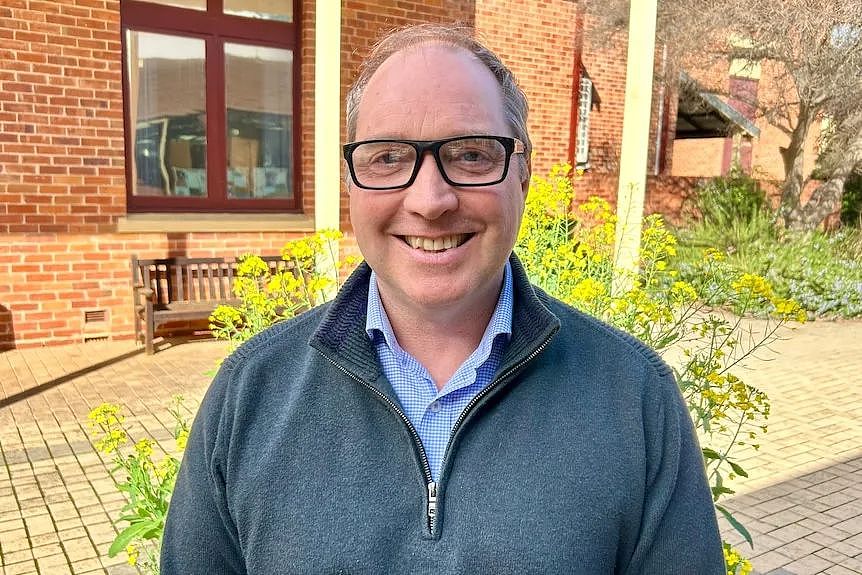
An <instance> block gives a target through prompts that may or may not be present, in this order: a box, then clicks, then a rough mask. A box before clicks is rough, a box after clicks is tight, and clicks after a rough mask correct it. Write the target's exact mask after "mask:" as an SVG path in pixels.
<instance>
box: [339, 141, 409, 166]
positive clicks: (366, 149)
mask: <svg viewBox="0 0 862 575" xmlns="http://www.w3.org/2000/svg"><path fill="white" fill-rule="evenodd" d="M415 155H416V154H415V152H414V150H413V148H412V147H411V146H404V145H399V144H398V143H396V142H374V143H368V144H363V145H362V146H360V147H358V148H357V149H356V150H355V151H354V153H353V163H354V165H355V166H356V167H358V168H361V169H364V170H374V171H392V170H397V169H402V168H404V167H405V166H409V167H410V168H412V166H413V162H414V157H415Z"/></svg>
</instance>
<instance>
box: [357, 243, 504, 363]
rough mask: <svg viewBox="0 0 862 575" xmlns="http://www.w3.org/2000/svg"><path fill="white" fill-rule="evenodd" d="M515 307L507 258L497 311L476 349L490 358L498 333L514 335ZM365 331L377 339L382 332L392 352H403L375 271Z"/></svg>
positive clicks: (369, 294)
mask: <svg viewBox="0 0 862 575" xmlns="http://www.w3.org/2000/svg"><path fill="white" fill-rule="evenodd" d="M513 306H514V289H513V286H512V266H511V264H510V263H509V261H508V260H507V261H506V267H505V268H504V272H503V289H502V290H500V297H499V298H498V299H497V306H496V307H495V308H494V313H493V314H492V315H491V320H490V321H489V322H488V326H487V327H486V328H485V333H484V335H483V336H482V340H481V341H480V342H479V347H478V348H477V351H479V353H480V355H481V356H484V357H486V358H487V355H488V354H489V353H490V349H491V345H492V344H493V343H494V339H495V338H496V337H497V336H498V335H501V334H503V335H505V336H506V338H507V339H508V338H511V336H512V308H513ZM365 331H366V333H367V334H368V337H369V338H371V339H372V340H373V339H374V332H375V331H377V332H379V333H381V334H382V335H383V338H384V339H385V340H386V345H387V346H389V348H390V349H391V350H392V351H393V352H395V353H402V349H401V346H399V345H398V340H397V339H396V338H395V332H394V331H392V325H391V324H390V323H389V317H388V316H387V315H386V310H385V309H383V302H382V301H381V300H380V291H379V290H378V289H377V274H375V273H374V271H373V270H372V272H371V278H370V280H369V282H368V311H367V314H366V320H365Z"/></svg>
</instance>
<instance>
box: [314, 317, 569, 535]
mask: <svg viewBox="0 0 862 575" xmlns="http://www.w3.org/2000/svg"><path fill="white" fill-rule="evenodd" d="M555 333H557V330H556V329H555V330H554V331H552V332H551V333H550V334H548V337H546V338H545V340H544V341H543V342H542V343H541V345H539V347H537V348H536V349H534V350H533V351H532V352H531V353H530V355H528V356H527V357H525V358H524V359H522V360H521V361H519V362H518V363H516V364H515V365H513V366H512V367H511V368H509V369H508V370H506V372H505V373H503V374H502V375H500V377H498V378H496V379H494V381H492V382H491V383H490V384H488V386H487V387H485V389H483V390H482V391H480V392H479V393H478V394H476V396H475V397H474V398H473V399H472V400H470V403H468V404H467V407H465V408H464V411H462V412H461V415H460V416H459V417H458V420H457V421H455V425H454V426H453V427H452V433H451V434H449V441H448V443H447V444H446V450H445V451H444V452H443V461H442V462H441V464H440V472H441V474H442V473H443V470H444V469H445V468H446V461H447V460H448V459H449V450H450V448H451V447H452V439H453V438H454V437H455V433H456V432H457V431H458V428H459V427H460V426H461V423H463V421H464V419H465V418H466V416H467V415H468V414H469V412H470V410H472V409H473V407H475V405H476V404H477V403H478V402H479V401H481V399H482V398H483V397H485V396H486V395H488V394H489V393H490V392H491V391H493V390H494V389H496V388H497V387H498V386H499V385H500V383H502V382H503V381H505V380H506V379H508V378H509V376H511V375H512V374H514V373H515V372H516V371H518V370H520V369H521V368H522V367H524V366H525V365H526V364H528V363H529V362H531V361H533V359H534V358H535V357H536V356H537V355H539V354H540V353H542V351H543V350H544V349H545V348H546V347H547V346H548V343H549V342H550V341H551V338H552V337H554V334H555ZM317 351H318V352H319V353H320V355H322V356H323V357H325V358H326V359H327V360H329V362H330V363H332V365H334V366H335V367H336V368H337V369H338V370H339V371H341V372H342V373H343V374H345V375H346V376H347V377H349V378H350V379H352V380H354V381H356V382H358V383H360V384H362V385H363V386H364V387H365V388H367V389H369V390H370V391H371V392H373V393H374V394H376V395H377V396H378V397H379V398H380V399H382V400H383V402H384V403H386V404H387V405H388V406H389V407H391V408H392V410H393V411H394V412H395V413H397V414H398V416H399V417H400V418H401V421H403V422H404V424H405V425H406V426H407V429H408V430H409V431H410V435H411V436H412V437H413V441H414V442H415V443H416V445H417V446H418V447H419V455H420V457H421V462H422V472H423V473H424V474H425V481H426V484H427V492H426V497H427V505H426V507H425V514H426V519H427V522H428V525H427V527H428V533H429V534H430V535H431V536H432V537H433V536H434V534H435V533H436V531H437V505H438V495H437V487H438V484H437V482H435V481H434V479H433V478H432V476H431V464H429V463H428V456H427V455H426V454H425V447H423V445H422V439H421V438H420V437H419V433H418V432H417V431H416V428H415V427H413V424H412V423H411V422H410V419H409V418H408V417H407V416H406V415H405V414H404V412H403V411H402V410H401V408H400V407H399V406H398V405H397V404H396V403H395V402H393V401H392V400H391V399H389V398H388V397H386V395H385V394H383V393H382V392H381V391H380V390H378V389H377V388H375V387H374V386H372V385H371V384H369V383H368V382H367V381H365V380H364V379H362V378H360V377H358V376H356V375H354V374H353V373H351V372H350V371H349V370H348V369H347V368H345V367H342V366H341V364H339V363H338V362H336V361H335V360H334V359H332V358H331V357H329V356H328V355H326V354H325V353H323V352H322V351H320V350H317ZM441 479H442V477H441Z"/></svg>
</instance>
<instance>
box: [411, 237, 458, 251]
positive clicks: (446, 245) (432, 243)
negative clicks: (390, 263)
mask: <svg viewBox="0 0 862 575" xmlns="http://www.w3.org/2000/svg"><path fill="white" fill-rule="evenodd" d="M472 235H473V234H454V235H451V236H443V237H440V238H426V237H422V236H401V239H402V240H404V243H406V244H407V245H408V246H410V247H411V248H413V249H415V250H422V251H426V252H443V251H446V250H448V249H451V248H457V247H458V246H460V245H462V244H463V243H464V242H466V241H467V240H468V239H470V238H471V237H472Z"/></svg>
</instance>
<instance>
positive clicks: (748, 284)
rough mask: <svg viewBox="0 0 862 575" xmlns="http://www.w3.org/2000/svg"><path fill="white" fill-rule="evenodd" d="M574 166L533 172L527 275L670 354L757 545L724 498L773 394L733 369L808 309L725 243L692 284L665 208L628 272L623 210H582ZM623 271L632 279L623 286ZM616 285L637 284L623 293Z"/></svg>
mask: <svg viewBox="0 0 862 575" xmlns="http://www.w3.org/2000/svg"><path fill="white" fill-rule="evenodd" d="M570 169H571V168H570V167H569V166H555V167H554V168H552V170H551V172H550V174H549V176H548V177H547V178H541V177H536V176H534V177H533V180H532V182H531V185H530V193H529V194H528V196H527V205H526V209H525V218H524V222H523V224H522V228H521V233H520V236H519V238H518V244H517V246H516V250H517V251H518V254H519V256H520V258H521V260H522V261H523V263H524V266H525V268H526V270H527V273H528V274H529V276H530V278H531V279H532V281H533V282H534V283H536V284H537V285H539V286H540V287H541V288H543V289H544V290H546V291H547V292H549V293H550V294H552V295H554V296H556V297H558V298H560V299H561V300H563V301H565V302H567V303H569V304H571V305H573V306H575V307H577V308H579V309H581V310H583V311H585V312H587V313H590V314H592V315H594V316H596V317H598V318H600V319H602V320H604V321H606V322H608V323H610V324H612V325H614V326H616V327H618V328H620V329H623V330H624V331H627V332H629V333H631V334H632V335H634V336H635V337H637V338H639V339H640V340H642V341H643V342H644V343H646V344H647V345H649V346H650V347H652V348H653V349H655V350H656V351H657V352H658V353H660V354H661V355H663V356H664V357H665V359H666V360H667V361H668V363H669V364H670V365H671V366H672V367H673V369H674V372H675V374H676V378H677V382H678V384H679V386H680V389H681V390H682V393H683V396H684V397H685V399H686V402H687V403H688V408H689V411H690V413H691V416H692V419H693V421H694V424H695V427H696V428H697V430H698V433H699V435H700V437H701V443H702V445H703V456H704V462H705V464H706V468H707V474H708V477H709V480H710V484H711V488H712V494H713V499H714V500H715V502H716V509H717V510H718V512H720V513H721V514H722V515H724V516H725V517H726V518H727V520H728V521H729V522H730V523H731V525H733V526H734V528H736V529H737V530H738V531H739V532H740V533H741V534H742V535H743V536H744V537H745V538H746V539H747V540H748V542H749V543H751V536H750V535H749V533H748V531H747V530H746V529H745V527H744V526H743V525H741V524H740V523H739V522H738V521H737V520H736V519H735V518H734V517H733V516H732V515H731V514H730V513H729V512H728V511H727V510H726V509H725V508H724V507H722V506H721V505H720V504H719V501H720V499H721V498H722V497H723V496H725V495H728V494H731V493H733V490H732V489H730V488H729V487H728V486H727V483H728V482H729V481H730V480H732V479H734V478H735V477H737V476H744V477H747V473H746V471H745V470H744V469H743V468H742V467H741V466H740V465H739V464H738V463H737V462H736V461H735V460H734V459H733V457H732V456H733V451H734V449H736V448H737V447H738V446H741V445H746V444H751V445H753V447H754V448H755V449H756V448H757V447H758V445H757V444H756V443H755V441H756V439H757V436H758V434H760V433H763V432H765V431H766V425H765V421H766V419H767V417H768V415H769V400H768V398H767V396H766V394H765V393H763V392H762V391H760V390H758V389H756V388H754V387H753V386H751V385H749V384H747V383H745V382H744V381H743V380H742V378H740V377H739V376H738V375H736V374H734V373H733V370H734V369H736V368H739V367H741V366H742V364H743V362H744V360H745V359H746V358H747V357H749V356H750V355H751V354H753V353H754V352H755V351H756V350H758V349H760V348H762V347H764V346H766V345H768V344H769V343H770V342H771V341H773V340H774V339H775V337H776V332H777V330H778V329H779V328H780V327H781V326H783V325H784V324H786V323H787V322H789V321H803V320H804V319H805V313H804V311H803V310H802V309H801V308H800V307H799V305H798V304H797V303H796V302H794V301H792V300H788V299H784V298H780V297H777V296H776V295H775V294H774V293H773V290H772V288H771V286H770V284H769V282H768V281H767V280H766V279H764V278H763V277H761V276H757V275H753V274H743V273H739V272H736V271H734V270H733V269H732V268H730V267H729V266H728V265H727V264H726V261H725V258H724V256H723V255H722V254H721V253H720V252H718V251H717V250H713V249H708V250H706V251H705V252H704V253H703V255H702V258H701V260H700V262H699V264H698V266H699V267H698V272H697V273H695V274H691V276H690V277H692V278H693V279H692V280H690V281H684V280H683V279H681V278H680V274H679V270H678V269H676V263H675V256H676V250H677V240H676V238H675V237H674V235H673V234H672V233H671V232H670V231H669V230H668V229H667V228H666V227H665V225H664V222H663V221H662V219H661V217H660V216H658V215H652V216H648V217H647V218H645V219H644V222H643V232H642V238H641V248H640V254H639V255H640V258H639V259H640V261H639V269H638V271H637V272H636V273H634V272H627V271H623V270H620V269H618V268H617V267H616V266H615V255H616V254H615V251H614V237H615V225H616V216H615V215H614V214H613V213H612V211H611V209H610V206H609V204H608V203H607V202H605V201H604V200H601V199H597V198H592V199H590V200H588V201H586V202H585V203H582V204H581V205H579V206H578V207H577V208H576V209H572V207H571V204H572V199H573V196H574V188H573V184H572V180H571V177H570ZM620 277H623V278H624V279H625V280H626V281H623V282H616V283H615V278H617V279H618V278H620ZM615 285H624V286H628V287H626V288H624V289H625V291H623V292H622V293H615V292H614V287H613V286H615ZM715 300H721V301H724V302H729V303H730V306H731V308H732V309H734V310H735V311H736V312H737V315H735V316H728V315H727V314H724V313H719V312H717V311H714V310H713V309H712V308H710V307H708V304H709V302H711V301H715ZM753 312H757V313H758V314H759V315H760V316H761V317H762V318H763V319H764V320H765V321H764V322H762V323H760V324H758V325H762V327H761V328H760V331H759V332H755V331H754V330H755V328H754V327H748V328H745V327H744V324H743V319H742V318H743V316H745V315H746V314H750V313H753ZM731 551H732V550H731ZM729 552H730V551H729ZM733 553H736V552H735V551H733ZM737 564H738V565H739V567H740V569H741V570H740V571H739V572H740V573H744V572H746V571H745V569H750V565H749V566H748V567H744V566H745V565H747V561H745V560H744V559H742V558H741V556H739V561H737V563H736V564H735V565H737ZM731 567H732V566H731V564H730V562H729V561H728V572H729V573H735V572H736V571H735V569H736V567H735V566H734V567H733V568H731Z"/></svg>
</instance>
